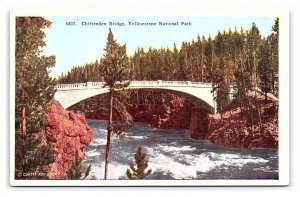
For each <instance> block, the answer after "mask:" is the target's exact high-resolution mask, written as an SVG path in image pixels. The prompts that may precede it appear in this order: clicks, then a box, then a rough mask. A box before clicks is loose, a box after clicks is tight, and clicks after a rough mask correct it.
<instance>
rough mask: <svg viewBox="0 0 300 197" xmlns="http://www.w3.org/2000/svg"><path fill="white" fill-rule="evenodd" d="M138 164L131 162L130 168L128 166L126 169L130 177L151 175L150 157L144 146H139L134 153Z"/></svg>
mask: <svg viewBox="0 0 300 197" xmlns="http://www.w3.org/2000/svg"><path fill="white" fill-rule="evenodd" d="M134 159H135V163H136V166H134V164H133V163H130V169H129V168H128V169H127V171H126V175H127V177H128V178H129V179H143V178H145V177H146V176H148V175H150V174H151V172H152V170H151V169H148V170H147V171H146V172H145V170H146V169H147V168H148V158H147V153H146V151H145V150H143V148H142V147H140V146H139V147H138V149H137V151H136V153H135V155H134Z"/></svg>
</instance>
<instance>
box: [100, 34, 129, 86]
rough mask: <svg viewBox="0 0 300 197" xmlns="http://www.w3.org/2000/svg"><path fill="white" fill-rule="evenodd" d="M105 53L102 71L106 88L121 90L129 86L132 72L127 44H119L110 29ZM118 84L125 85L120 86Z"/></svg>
mask: <svg viewBox="0 0 300 197" xmlns="http://www.w3.org/2000/svg"><path fill="white" fill-rule="evenodd" d="M104 51H105V54H104V57H103V62H102V65H101V71H102V74H103V78H104V81H105V83H106V84H105V85H104V86H108V87H109V88H110V89H113V88H118V89H120V88H123V87H126V86H128V85H129V83H128V79H130V70H129V62H128V57H127V54H126V44H125V45H120V44H118V43H117V41H116V40H115V39H114V36H113V33H112V31H111V29H110V28H109V33H108V36H107V42H106V47H105V49H104ZM118 82H119V83H122V82H125V83H124V84H122V85H120V84H119V83H118ZM126 82H127V83H126Z"/></svg>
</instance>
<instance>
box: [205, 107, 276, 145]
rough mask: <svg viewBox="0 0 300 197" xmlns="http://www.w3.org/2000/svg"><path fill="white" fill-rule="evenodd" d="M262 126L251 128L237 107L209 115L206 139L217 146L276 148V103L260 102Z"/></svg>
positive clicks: (255, 125)
mask: <svg viewBox="0 0 300 197" xmlns="http://www.w3.org/2000/svg"><path fill="white" fill-rule="evenodd" d="M260 106H261V119H262V124H261V126H260V124H259V123H258V122H256V123H255V124H254V126H253V127H252V128H251V127H250V126H247V124H246V121H245V120H244V118H243V115H241V109H240V108H239V107H233V108H231V109H229V110H226V111H224V112H223V115H222V118H221V116H220V114H216V115H211V118H210V119H211V125H212V127H211V128H210V131H209V132H210V135H209V136H208V139H209V140H210V141H211V142H212V143H214V144H218V145H222V146H226V147H236V148H278V115H277V114H278V102H274V101H273V102H269V103H267V104H265V103H263V102H262V101H261V103H260Z"/></svg>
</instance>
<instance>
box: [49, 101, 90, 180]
mask: <svg viewBox="0 0 300 197" xmlns="http://www.w3.org/2000/svg"><path fill="white" fill-rule="evenodd" d="M45 114H46V120H47V123H46V137H47V140H48V142H50V143H52V144H53V147H54V151H55V153H56V156H55V161H54V163H53V164H51V166H50V172H49V174H50V176H49V178H50V179H66V178H67V176H66V172H67V170H68V168H69V165H70V163H71V162H72V161H73V160H74V155H75V151H76V150H78V153H79V160H80V161H82V160H83V159H84V156H85V154H84V152H83V148H84V147H85V146H86V145H88V144H89V143H90V142H91V141H92V129H91V128H90V127H89V125H88V124H87V122H86V119H85V117H84V116H83V115H82V114H79V113H75V112H73V111H67V110H64V109H63V107H62V106H61V104H60V103H59V102H58V101H55V100H52V101H51V102H50V103H49V104H48V106H47V108H46V109H45Z"/></svg>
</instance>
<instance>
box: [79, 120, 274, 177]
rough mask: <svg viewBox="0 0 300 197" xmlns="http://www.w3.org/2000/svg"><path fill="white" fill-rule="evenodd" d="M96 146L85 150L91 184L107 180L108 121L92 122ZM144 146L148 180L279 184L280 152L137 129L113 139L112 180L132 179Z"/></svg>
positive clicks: (137, 126)
mask: <svg viewBox="0 0 300 197" xmlns="http://www.w3.org/2000/svg"><path fill="white" fill-rule="evenodd" d="M88 123H89V125H90V126H91V127H92V129H93V141H92V142H91V144H90V145H88V146H87V147H85V149H84V152H85V153H86V158H85V161H84V164H85V166H86V165H88V164H92V170H91V172H90V175H89V176H88V177H87V179H92V180H94V179H103V176H104V158H105V146H106V125H107V121H104V120H88ZM139 145H141V146H143V147H144V148H145V149H146V151H147V154H148V156H149V162H148V165H149V168H151V169H152V173H151V174H150V175H149V176H147V177H146V178H145V179H155V180H161V179H163V180H169V179H278V151H277V150H274V149H237V148H225V147H221V146H217V145H214V144H212V143H211V142H210V141H208V140H197V141H196V140H191V139H190V138H189V137H188V134H187V131H180V130H168V131H165V130H163V129H162V130H159V129H153V128H151V127H150V126H149V125H146V124H143V123H135V124H134V126H133V127H131V128H130V129H129V130H128V131H127V132H126V137H125V138H124V139H123V140H122V139H115V138H112V141H111V149H110V160H109V168H108V170H109V171H108V179H127V176H126V170H127V168H128V167H129V163H130V161H134V154H135V151H136V148H137V147H138V146H139Z"/></svg>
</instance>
